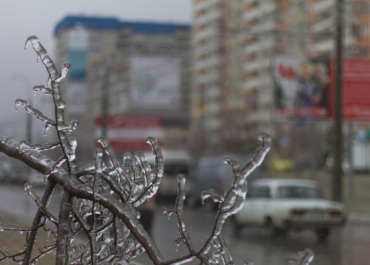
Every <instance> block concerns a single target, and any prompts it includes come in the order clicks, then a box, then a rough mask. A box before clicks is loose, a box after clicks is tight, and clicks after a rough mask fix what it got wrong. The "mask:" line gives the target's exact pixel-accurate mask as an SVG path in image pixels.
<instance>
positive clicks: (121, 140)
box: [95, 115, 163, 152]
mask: <svg viewBox="0 0 370 265" xmlns="http://www.w3.org/2000/svg"><path fill="white" fill-rule="evenodd" d="M101 127H102V119H101V117H99V118H97V119H96V127H95V128H96V137H99V136H101ZM149 136H152V137H154V138H156V139H157V141H158V143H159V145H163V121H162V119H161V118H160V117H157V116H139V115H137V116H136V115H119V116H110V117H108V126H107V137H108V140H109V142H110V144H111V145H112V147H113V149H114V150H115V151H116V152H126V151H145V150H150V149H151V147H150V145H149V144H147V143H146V138H147V137H149Z"/></svg>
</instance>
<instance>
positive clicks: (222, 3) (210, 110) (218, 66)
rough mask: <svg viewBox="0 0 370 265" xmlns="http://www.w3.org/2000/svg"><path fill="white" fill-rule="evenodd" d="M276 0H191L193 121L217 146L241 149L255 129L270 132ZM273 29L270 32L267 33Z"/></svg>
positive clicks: (194, 127)
mask: <svg viewBox="0 0 370 265" xmlns="http://www.w3.org/2000/svg"><path fill="white" fill-rule="evenodd" d="M284 8H285V6H284V5H282V4H280V3H278V2H275V1H254V0H195V1H194V24H193V41H192V47H193V50H192V51H193V65H194V79H193V107H194V108H193V112H192V113H193V118H194V120H193V124H192V130H193V132H195V133H197V132H199V131H203V132H204V134H206V135H207V139H208V146H207V149H208V150H210V149H211V148H212V147H213V148H216V149H217V150H219V151H224V150H228V149H229V148H231V149H238V148H239V150H240V143H242V142H245V141H247V140H248V137H250V136H255V134H256V132H258V131H267V132H270V131H271V128H270V124H271V105H272V97H271V78H270V66H271V59H272V58H273V56H274V54H276V52H277V51H279V50H278V48H280V46H281V45H282V44H281V43H279V42H277V40H278V38H277V37H276V34H275V32H276V31H277V30H278V29H280V28H282V27H284V23H282V21H281V17H280V16H279V12H280V11H281V9H282V10H284ZM271 33H273V34H271Z"/></svg>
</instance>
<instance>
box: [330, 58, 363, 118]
mask: <svg viewBox="0 0 370 265" xmlns="http://www.w3.org/2000/svg"><path fill="white" fill-rule="evenodd" d="M330 71H331V73H332V74H331V77H330V106H331V107H330V117H334V106H335V104H334V103H335V102H334V100H335V61H334V60H332V61H331V62H330ZM343 118H344V119H345V120H353V121H356V120H357V121H368V120H370V60H361V59H360V60H359V59H345V60H343Z"/></svg>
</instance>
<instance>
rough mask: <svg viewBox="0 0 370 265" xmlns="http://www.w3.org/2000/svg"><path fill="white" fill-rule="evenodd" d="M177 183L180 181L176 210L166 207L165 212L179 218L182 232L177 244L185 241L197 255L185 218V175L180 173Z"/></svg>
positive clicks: (191, 251) (189, 248) (192, 252)
mask: <svg viewBox="0 0 370 265" xmlns="http://www.w3.org/2000/svg"><path fill="white" fill-rule="evenodd" d="M177 183H178V188H179V195H178V196H177V198H176V203H175V211H169V210H167V209H164V210H163V212H164V213H165V214H168V216H171V215H175V216H176V219H177V220H176V221H177V225H178V227H179V234H180V238H179V239H178V242H177V244H180V243H181V242H182V243H184V244H185V245H186V246H187V248H188V250H189V252H190V254H193V255H196V254H195V252H196V251H195V250H194V248H193V244H192V242H191V238H190V235H189V232H188V228H187V225H186V222H185V218H184V201H185V199H186V193H185V184H186V179H185V176H184V175H182V174H179V175H178V176H177Z"/></svg>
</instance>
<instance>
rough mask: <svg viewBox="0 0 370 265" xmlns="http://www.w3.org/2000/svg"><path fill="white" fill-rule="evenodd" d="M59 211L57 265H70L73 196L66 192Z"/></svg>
mask: <svg viewBox="0 0 370 265" xmlns="http://www.w3.org/2000/svg"><path fill="white" fill-rule="evenodd" d="M60 208H61V209H60V211H59V224H58V237H57V242H56V246H57V257H56V264H57V265H66V264H67V263H68V246H69V240H68V238H69V232H70V228H69V216H70V212H71V210H72V203H71V195H70V193H69V192H68V191H64V194H63V198H62V202H61V204H60Z"/></svg>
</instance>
